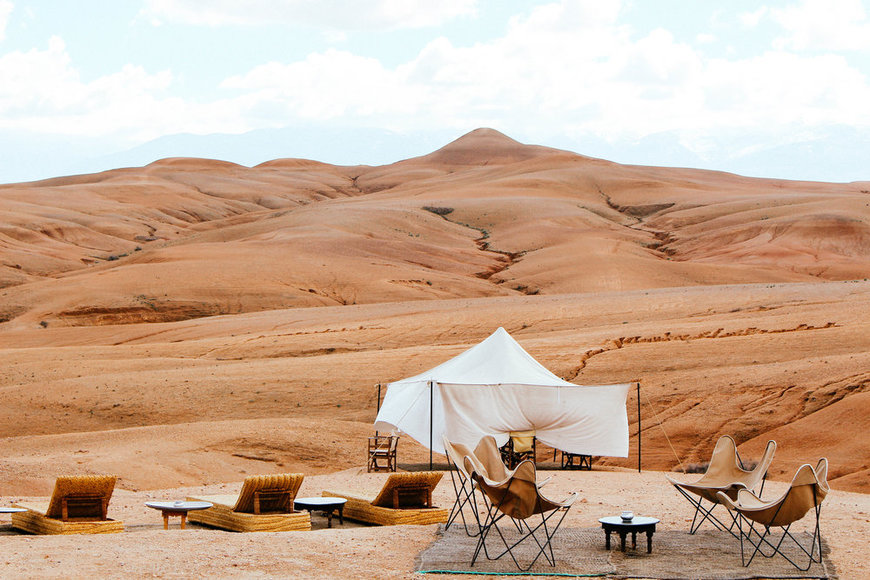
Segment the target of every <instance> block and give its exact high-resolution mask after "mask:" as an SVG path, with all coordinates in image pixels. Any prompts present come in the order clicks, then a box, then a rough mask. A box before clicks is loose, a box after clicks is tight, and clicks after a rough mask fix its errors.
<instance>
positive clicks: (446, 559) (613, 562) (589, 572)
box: [417, 525, 837, 580]
mask: <svg viewBox="0 0 870 580" xmlns="http://www.w3.org/2000/svg"><path fill="white" fill-rule="evenodd" d="M505 531H506V534H505V535H506V536H508V535H509V534H510V535H514V534H515V532H514V531H512V530H510V529H508V530H505ZM798 538H799V539H800V541H801V542H805V544H806V545H808V544H809V541H810V536H809V535H808V534H803V535H798ZM612 540H615V541H614V542H613V545H614V546H615V548H614V549H613V550H611V551H607V550H605V549H604V531H603V530H601V528H562V529H560V530H559V531H558V532H557V533H556V537H555V538H554V539H553V552H554V553H555V555H556V566H555V567H553V566H550V565H549V564H548V563H547V562H546V560H544V558H543V556H542V557H541V558H540V559H539V560H538V561H537V562H536V563H535V565H534V566H533V567H532V569H531V570H530V571H529V572H526V573H520V571H519V570H518V569H517V567H516V566H515V565H514V563H513V561H512V560H511V559H510V556H508V555H505V556H503V557H502V558H501V559H499V560H487V559H486V557H485V556H484V555H483V554H482V553H481V555H480V556H479V557H478V560H477V562H475V564H474V566H473V567H472V566H470V565H469V563H470V562H471V556H472V555H473V554H474V548H475V546H476V545H477V539H476V538H469V537H468V536H467V535H466V534H465V532H464V530H463V528H462V526H451V528H450V529H449V530H447V531H444V529H443V525H442V527H440V528H439V531H438V539H437V540H436V541H435V543H434V544H432V545H431V546H430V547H429V548H427V549H426V550H425V551H424V552H423V553H422V554H420V556H419V558H418V561H417V571H418V572H421V573H454V574H490V575H515V574H522V575H539V576H544V575H553V576H607V577H612V578H668V579H695V578H706V579H710V580H720V579H721V580H725V579H728V580H731V579H743V578H747V579H748V578H831V579H835V578H836V577H837V576H836V572H835V570H834V567H833V565H832V564H831V562H830V560H829V559H828V547H827V545H826V544H825V542H824V539H823V540H822V555H823V558H822V563H821V564H815V563H814V564H813V565H812V567H810V569H809V570H808V571H806V572H801V571H800V570H798V569H797V568H795V567H794V566H792V565H791V564H789V563H788V562H787V561H786V560H785V559H784V558H782V557H781V556H776V557H774V558H763V557H761V556H760V555H759V556H756V558H755V559H754V560H753V561H752V564H750V565H749V567H748V568H745V567H743V565H742V564H741V559H740V542H738V541H737V540H736V539H735V538H733V537H732V536H730V535H729V534H727V533H725V532H720V531H716V530H701V531H699V532H697V533H696V534H694V535H690V534H689V533H688V532H686V531H674V530H659V531H657V532H656V534H655V535H654V536H653V551H652V553H651V554H647V553H646V535H645V534H639V537H638V541H637V543H638V549H637V550H632V549H631V547H630V546H631V537H630V536H629V540H628V545H629V549H628V550H627V551H626V552H624V553H623V552H621V551H620V550H619V538H618V537H617V536H614V537H613V538H612ZM524 544H526V545H525V546H523V548H522V550H520V551H519V552H517V559H518V560H519V561H520V564H523V565H525V564H527V563H528V562H529V561H530V560H531V557H533V552H534V551H537V546H536V545H535V544H534V542H524ZM487 546H489V547H490V554H492V555H495V554H498V553H500V552H501V551H502V550H500V549H499V547H502V549H503V544H501V540H500V538H498V536H497V535H496V534H494V533H493V534H492V535H491V536H490V537H489V538H487ZM784 548H785V549H786V552H787V553H789V552H792V550H791V549H790V548H793V550H794V551H795V552H796V551H797V550H798V548H797V547H794V546H787V545H784ZM791 555H793V554H790V556H791ZM792 559H795V558H792ZM797 561H798V562H799V563H803V562H805V560H804V559H798V560H797Z"/></svg>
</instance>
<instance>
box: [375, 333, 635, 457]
mask: <svg viewBox="0 0 870 580" xmlns="http://www.w3.org/2000/svg"><path fill="white" fill-rule="evenodd" d="M629 386H630V385H628V384H617V385H602V386H580V385H575V384H572V383H569V382H567V381H564V380H562V379H560V378H559V377H557V376H556V375H554V374H553V373H551V372H550V371H548V370H547V369H546V368H544V367H543V366H542V365H541V364H540V363H538V362H537V361H536V360H535V359H534V358H532V357H531V355H529V354H528V353H527V352H526V351H525V350H523V349H522V347H521V346H520V345H519V344H517V343H516V341H514V339H513V338H511V337H510V335H508V334H507V332H505V331H504V329H501V328H500V329H498V330H497V331H496V332H495V333H493V334H492V335H491V336H490V337H489V338H487V339H486V340H484V341H483V342H481V343H480V344H478V345H476V346H474V347H472V348H470V349H469V350H467V351H465V352H463V353H461V354H460V355H458V356H456V357H454V358H452V359H450V360H448V361H447V362H445V363H443V364H441V365H439V366H437V367H435V368H433V369H431V370H429V371H427V372H425V373H422V374H420V375H417V376H414V377H410V378H407V379H404V380H401V381H396V382H394V383H390V384H389V385H388V387H387V394H386V396H385V397H384V401H383V404H382V405H381V409H380V411H379V412H378V417H377V420H376V423H375V427H376V428H377V429H384V430H389V429H393V430H398V431H400V432H402V433H405V434H407V435H408V436H410V437H412V438H413V439H415V440H416V441H417V442H419V443H420V444H421V445H423V446H425V447H428V448H429V449H430V463H431V458H432V457H431V453H432V452H437V453H444V449H443V443H442V437H443V436H444V435H446V436H447V437H448V439H450V440H451V441H455V442H457V443H463V444H465V445H469V446H472V447H473V446H474V445H476V444H477V442H478V440H479V439H480V438H481V437H483V436H484V435H495V436H496V440H497V441H498V442H499V444H500V445H503V444H504V443H506V442H507V439H508V434H509V433H510V432H511V431H534V432H535V435H536V437H537V438H538V440H539V441H541V442H542V443H544V444H546V445H549V446H551V447H555V448H557V449H562V450H563V451H567V452H569V453H576V454H583V455H599V456H611V457H627V456H628V417H627V414H626V407H625V404H626V396H627V394H628V389H629Z"/></svg>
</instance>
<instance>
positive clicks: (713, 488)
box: [665, 435, 776, 538]
mask: <svg viewBox="0 0 870 580" xmlns="http://www.w3.org/2000/svg"><path fill="white" fill-rule="evenodd" d="M774 453H776V441H773V440H771V441H768V442H767V447H765V449H764V454H763V455H762V457H761V460H760V461H759V462H758V465H756V466H755V468H754V469H751V470H747V469H744V468H743V462H742V461H741V460H740V455H739V454H738V453H737V444H736V443H735V442H734V439H732V438H731V437H730V436H729V435H723V436H722V437H720V438H719V441H717V442H716V447H715V448H714V449H713V456H712V457H711V459H710V465H709V467H707V471H706V473H704V475H702V476H701V477H700V479H698V480H697V481H694V482H692V483H683V482H680V481H677V480H675V479H673V478H671V477H669V476H668V475H665V478H666V479H667V480H668V481H669V482H670V483H671V485H673V486H674V487H675V488H676V490H677V491H678V492H680V494H681V495H682V496H683V497H684V498H686V500H687V501H688V502H689V503H690V504H692V506H693V507H694V508H695V515H694V516H693V517H692V525H691V526H690V527H689V533H690V534H694V533H695V532H697V531H698V528H699V527H701V524H702V523H704V521H705V520H706V521H709V522H710V523H711V524H713V525H714V526H716V528H718V529H720V530H726V531H728V532H729V533H730V534H731V535H732V536H734V537H735V538H736V537H737V534H735V533H734V531H733V524H732V525H731V526H726V525H725V524H724V523H723V522H721V521H720V520H719V519H717V518H716V516H714V515H713V514H712V512H713V510H714V509H715V508H716V506H717V505H719V504H720V503H721V501H720V500H719V496H718V494H719V493H720V492H721V493H724V494H725V495H726V496H728V497H730V498H732V499H734V498H736V497H737V492H738V491H739V490H741V489H749V490H754V489H755V488H756V487H758V486H759V484H761V487H760V489H759V491H758V495H761V492H762V491H763V490H764V477H765V475H767V469H768V467H770V462H771V461H773V455H774ZM705 500H706V501H707V502H709V504H710V506H709V507H707V506H705V504H704V501H705ZM698 516H701V518H700V519H698Z"/></svg>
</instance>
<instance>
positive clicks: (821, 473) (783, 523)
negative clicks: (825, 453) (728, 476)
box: [719, 457, 829, 571]
mask: <svg viewBox="0 0 870 580" xmlns="http://www.w3.org/2000/svg"><path fill="white" fill-rule="evenodd" d="M827 479H828V460H827V459H825V458H824V457H823V458H822V459H820V460H819V463H818V464H817V465H816V467H815V469H814V468H813V466H812V465H810V464H808V463H805V464H804V465H801V466H800V467H799V468H798V470H797V473H795V476H794V478H793V479H792V481H791V485H790V486H789V488H788V490H786V492H785V493H784V494H783V495H782V496H780V497H779V498H777V499H775V500H773V501H762V499H761V498H760V497H758V496H757V495H755V494H754V493H752V492H751V491H749V490H746V489H741V490H739V491H738V492H737V498H736V499H732V498H730V497H729V496H728V495H726V494H725V493H723V492H719V501H720V502H721V503H722V504H723V505H724V506H725V507H727V508H728V509H729V510H730V512H731V516H732V517H733V518H734V523H735V524H737V526H738V530H739V532H740V557H741V559H742V560H743V565H744V566H749V564H750V563H751V562H752V559H753V558H755V555H756V554H759V553H760V554H761V555H762V556H764V557H766V558H772V557H774V556H775V555H776V554H779V555H781V556H782V557H783V558H785V559H786V560H788V561H789V563H791V565H793V566H794V567H795V568H797V569H798V570H802V571H806V570H809V568H810V566H812V565H813V562H821V561H822V537H821V534H820V533H819V515H820V514H821V509H822V500H824V499H825V496H826V495H828V489H829V488H828V481H827ZM810 511H812V512H813V513H814V514H815V517H816V522H815V526H814V527H813V537H812V541H811V543H810V546H809V549H807V547H806V546H804V545H802V544H801V543H800V542H798V540H797V538H795V537H794V535H793V534H791V533H790V532H789V528H790V527H791V525H792V524H793V523H794V522H796V521H798V520H800V519H802V518H803V517H804V516H805V515H806V514H807V513H808V512H810ZM756 524H757V525H758V528H763V531H761V530H759V529H758V528H757V527H756ZM771 528H780V529H781V530H782V535H781V536H780V537H779V540H775V539H774V534H772V533H771V531H770V530H771ZM786 538H789V539H790V540H791V542H794V544H796V545H797V547H798V548H800V550H801V551H802V552H803V553H804V554H805V555H807V556H808V557H809V561H808V562H807V565H806V567H805V568H802V567H801V566H800V565H798V564H797V563H796V562H795V561H794V560H792V559H791V558H789V557H788V556H787V555H786V554H785V553H784V552H783V551H782V546H783V542H784V541H785V539H786ZM744 542H748V543H749V544H750V545H752V546H753V547H754V548H755V549H754V550H753V551H752V554H751V555H750V556H749V559H748V560H747V559H746V554H745V552H744ZM774 542H775V543H774ZM791 542H790V543H791ZM816 548H818V558H816ZM767 549H770V553H767V552H766V550H767Z"/></svg>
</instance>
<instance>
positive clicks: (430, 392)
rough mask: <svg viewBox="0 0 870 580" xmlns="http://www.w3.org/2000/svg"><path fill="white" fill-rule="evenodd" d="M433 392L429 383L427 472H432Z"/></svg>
mask: <svg viewBox="0 0 870 580" xmlns="http://www.w3.org/2000/svg"><path fill="white" fill-rule="evenodd" d="M433 392H434V387H433V385H432V381H429V471H432V423H433V421H432V419H433V416H434V413H435V412H434V411H433V409H432V402H433V401H434V399H435V396H434V394H433Z"/></svg>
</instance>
